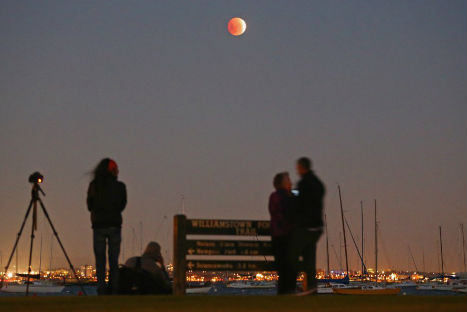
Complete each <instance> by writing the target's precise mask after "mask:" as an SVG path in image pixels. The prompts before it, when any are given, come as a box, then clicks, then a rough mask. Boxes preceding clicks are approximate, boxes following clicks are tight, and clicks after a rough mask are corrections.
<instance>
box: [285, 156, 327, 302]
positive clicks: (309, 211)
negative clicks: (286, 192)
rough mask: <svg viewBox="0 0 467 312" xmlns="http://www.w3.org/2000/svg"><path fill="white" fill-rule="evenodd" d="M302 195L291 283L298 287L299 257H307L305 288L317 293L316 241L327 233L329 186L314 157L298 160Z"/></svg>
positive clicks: (293, 242)
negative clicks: (320, 175)
mask: <svg viewBox="0 0 467 312" xmlns="http://www.w3.org/2000/svg"><path fill="white" fill-rule="evenodd" d="M297 173H298V174H299V175H300V177H301V180H300V181H299V182H298V197H297V201H296V207H295V212H294V213H295V222H296V229H295V231H294V233H293V234H292V238H291V247H290V253H289V257H290V258H289V261H290V263H291V267H292V268H293V270H292V273H293V274H292V277H291V278H290V287H293V289H295V284H296V278H297V275H298V260H299V257H300V256H302V257H303V269H304V271H305V273H306V281H305V283H304V284H305V286H306V287H304V288H305V289H304V290H305V292H304V293H303V294H313V293H316V291H317V286H318V284H317V280H316V245H317V243H318V240H319V238H320V236H321V234H322V233H323V216H322V214H323V198H324V194H325V188H324V185H323V183H322V182H321V181H320V179H319V178H318V177H317V176H316V175H315V174H314V172H313V171H312V170H311V160H310V159H309V158H306V157H302V158H300V159H299V160H298V161H297Z"/></svg>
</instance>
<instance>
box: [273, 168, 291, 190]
mask: <svg viewBox="0 0 467 312" xmlns="http://www.w3.org/2000/svg"><path fill="white" fill-rule="evenodd" d="M288 176H289V173H288V172H280V173H278V174H276V175H275V176H274V179H273V181H272V184H273V185H274V188H275V189H276V190H278V189H280V188H281V186H282V183H283V182H284V179H285V178H286V177H288Z"/></svg>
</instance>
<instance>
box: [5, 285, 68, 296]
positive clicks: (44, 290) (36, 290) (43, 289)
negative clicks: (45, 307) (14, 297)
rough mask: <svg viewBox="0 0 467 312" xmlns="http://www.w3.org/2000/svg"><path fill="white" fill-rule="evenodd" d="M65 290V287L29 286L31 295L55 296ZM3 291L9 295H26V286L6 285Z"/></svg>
mask: <svg viewBox="0 0 467 312" xmlns="http://www.w3.org/2000/svg"><path fill="white" fill-rule="evenodd" d="M64 288H65V286H44V285H29V292H30V293H31V294H53V293H61V292H62V291H63V289H64ZM1 291H2V292H7V293H25V292H26V285H5V286H3V287H2V289H1Z"/></svg>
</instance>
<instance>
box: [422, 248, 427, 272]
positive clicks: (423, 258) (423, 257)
mask: <svg viewBox="0 0 467 312" xmlns="http://www.w3.org/2000/svg"><path fill="white" fill-rule="evenodd" d="M422 262H423V264H422V265H423V273H426V267H425V250H422Z"/></svg>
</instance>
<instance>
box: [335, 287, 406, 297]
mask: <svg viewBox="0 0 467 312" xmlns="http://www.w3.org/2000/svg"><path fill="white" fill-rule="evenodd" d="M333 292H334V293H335V294H338V295H398V294H399V293H400V292H401V289H400V288H383V289H359V288H334V289H333Z"/></svg>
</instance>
